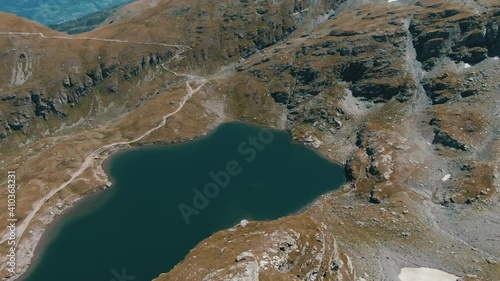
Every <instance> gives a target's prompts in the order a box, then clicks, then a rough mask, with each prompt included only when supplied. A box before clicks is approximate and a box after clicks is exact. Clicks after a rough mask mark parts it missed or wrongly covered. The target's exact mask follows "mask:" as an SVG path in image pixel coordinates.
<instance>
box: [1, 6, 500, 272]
mask: <svg viewBox="0 0 500 281" xmlns="http://www.w3.org/2000/svg"><path fill="white" fill-rule="evenodd" d="M499 19H500V5H499V4H498V3H496V2H495V1H490V0H479V1H439V0H438V1H430V0H422V1H404V2H398V1H395V2H390V3H389V2H380V1H373V2H371V1H370V2H356V1H333V0H321V1H305V0H304V1H293V0H282V1H250V0H249V1H247V0H240V1H228V2H214V1H201V0H183V1H169V0H162V1H159V0H143V1H137V2H135V3H132V4H129V5H127V6H125V7H124V8H122V9H120V10H119V11H117V12H116V13H115V14H114V15H113V16H111V17H110V18H109V19H107V20H106V22H105V23H104V24H103V25H101V26H100V27H99V28H97V29H96V30H93V31H91V32H88V33H84V34H81V35H77V36H71V37H69V36H67V35H64V34H60V33H57V32H55V31H51V30H49V29H46V28H43V27H41V26H38V25H36V24H33V23H30V22H27V21H25V20H22V19H20V18H17V17H14V16H11V15H7V14H2V16H1V17H0V54H2V55H1V56H0V60H2V65H5V67H4V68H2V69H1V70H0V124H1V128H0V130H1V131H0V137H1V138H2V143H1V145H2V146H1V147H0V151H1V152H2V154H3V157H2V162H1V163H2V166H3V167H5V169H16V170H17V171H18V172H17V173H18V177H19V178H20V179H22V189H20V191H19V193H20V195H19V200H20V202H19V207H18V216H19V218H20V221H23V220H24V221H26V224H25V225H24V226H25V227H26V230H28V231H29V232H27V233H26V234H25V235H23V236H22V238H21V244H20V248H19V255H20V256H21V255H22V256H24V257H26V258H25V260H22V261H21V267H20V268H21V269H22V270H23V269H25V268H26V266H27V265H28V264H29V257H31V255H32V253H33V250H34V247H35V245H36V242H37V241H38V239H39V237H40V234H41V233H42V232H43V229H45V227H46V225H47V224H48V223H49V222H50V221H51V219H52V218H53V217H54V216H55V215H57V214H58V213H59V212H61V211H62V210H63V209H65V208H67V207H68V206H70V205H71V204H72V202H74V201H75V200H77V199H78V198H80V197H81V196H83V195H85V194H88V193H91V192H94V191H95V190H97V189H99V188H102V187H105V186H106V184H108V183H107V178H106V176H105V175H104V174H103V172H102V170H101V169H100V163H101V162H102V160H103V159H104V158H105V157H106V156H107V155H109V154H110V153H112V152H113V151H114V150H116V149H120V148H124V147H128V146H130V145H138V144H139V145H140V144H147V143H158V142H161V143H171V142H177V141H184V140H187V139H190V138H193V137H196V136H200V135H202V134H204V133H206V132H207V131H209V130H211V129H212V128H213V127H214V126H215V125H217V124H219V123H221V122H224V121H229V120H245V121H250V122H254V123H258V124H263V125H267V126H272V127H275V128H280V129H283V130H287V131H288V132H289V133H290V134H291V136H293V138H294V139H296V140H297V141H300V142H303V143H306V144H308V145H311V146H313V147H314V148H316V149H317V150H318V151H320V152H321V153H323V154H324V155H325V156H326V157H329V158H330V159H332V160H335V161H338V162H340V163H343V164H344V165H345V169H346V173H347V175H348V178H349V181H348V183H347V184H346V185H345V186H344V187H343V188H342V190H340V191H337V192H332V193H330V194H326V195H324V196H323V197H322V198H319V199H318V200H317V201H316V202H315V203H314V204H312V205H311V206H309V207H308V208H307V210H304V211H303V212H301V213H300V214H298V215H294V216H290V217H286V218H282V219H280V220H277V221H273V222H250V223H249V224H248V225H245V226H244V225H243V224H242V225H241V226H235V227H234V228H232V229H229V230H225V231H221V232H219V233H216V234H214V235H213V236H211V237H210V238H207V239H206V240H205V241H202V242H200V244H199V245H198V246H197V247H196V248H195V249H193V250H192V251H191V252H190V253H189V254H188V256H187V257H186V258H185V260H184V261H183V262H182V263H180V264H178V265H177V266H176V267H175V268H174V269H173V270H171V271H170V272H168V273H165V274H162V275H160V276H159V277H158V278H157V280H397V275H398V274H399V272H400V269H401V268H403V267H431V268H437V269H440V270H444V271H446V272H450V273H453V274H454V275H456V276H467V278H468V280H496V277H497V276H500V265H499V264H498V262H499V260H500V247H499V245H500V244H499V243H498V241H499V239H500V237H499V236H498V231H497V230H496V229H497V226H498V224H499V223H500V218H499V215H498V214H499V211H500V208H499V204H498V193H497V192H498V186H499V175H498V164H499V161H498V159H499V153H500V141H499V132H498V129H499V128H500V126H499V125H500V124H499V117H500V111H499V108H500V99H499V97H500V84H499V82H498V81H500V71H499V68H500V61H499V60H498V56H499V53H500V30H499V22H500V21H499ZM195 84H196V85H198V86H199V88H198V90H197V91H196V93H195V92H193V88H192V87H193V86H194V85H195ZM186 93H189V94H190V95H192V97H191V96H189V97H190V99H189V100H188V101H187V102H186V103H185V105H184V103H182V101H183V98H184V97H185V95H186ZM178 105H181V106H180V107H177V106H178ZM176 108H177V111H174V110H175V109H176ZM169 112H174V113H175V115H169V116H170V117H169V119H168V120H167V122H166V123H165V125H164V126H161V127H159V128H158V129H157V130H155V131H154V132H152V133H148V134H146V135H144V133H147V132H148V130H150V129H151V128H153V127H155V126H157V124H159V123H160V121H161V119H162V117H163V116H165V114H168V113H169ZM141 135H144V138H142V137H141V138H139V139H138V141H134V139H137V137H138V136H141ZM110 143H118V144H119V143H122V144H121V145H116V146H108V147H107V148H105V149H100V148H101V147H104V146H105V145H107V144H110ZM92 151H94V152H96V153H95V154H91V152H92ZM88 155H90V156H92V157H90V158H89V157H88ZM94 158H95V159H94ZM88 159H90V160H88ZM88 161H91V162H88ZM82 163H90V164H88V166H85V169H83V170H81V167H83V166H82V165H83V164H82ZM78 169H80V170H81V171H80V170H78ZM75 171H77V172H78V171H80V173H79V174H75ZM311 184H314V183H311ZM60 187H62V188H60ZM56 188H60V189H57V190H59V191H58V192H57V193H55V194H54V195H53V196H52V194H51V191H52V190H55V189H56ZM304 188H307V187H304ZM48 195H51V196H48ZM5 196H6V194H2V195H0V200H3V199H5ZM2 198H3V199H2ZM40 198H44V199H46V200H43V202H42V203H43V204H39V203H40ZM34 206H37V207H38V206H39V208H38V209H37V208H35V207H34ZM33 210H35V211H36V212H35V213H36V216H35V214H34V213H33ZM5 216H6V214H0V222H2V223H3V221H5ZM2 218H4V219H2ZM0 224H1V223H0ZM0 226H1V225H0ZM2 242H4V241H2ZM1 247H2V249H3V247H6V244H5V243H3V244H2V245H1ZM3 262H5V261H3Z"/></svg>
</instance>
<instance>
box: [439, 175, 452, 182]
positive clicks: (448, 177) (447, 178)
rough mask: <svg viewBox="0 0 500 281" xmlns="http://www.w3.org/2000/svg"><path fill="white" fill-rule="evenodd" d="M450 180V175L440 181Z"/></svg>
mask: <svg viewBox="0 0 500 281" xmlns="http://www.w3.org/2000/svg"><path fill="white" fill-rule="evenodd" d="M450 178H451V175H450V174H446V175H445V176H444V177H443V178H442V179H441V180H442V181H447V180H449V179H450Z"/></svg>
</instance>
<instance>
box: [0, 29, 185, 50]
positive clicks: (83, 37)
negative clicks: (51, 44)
mask: <svg viewBox="0 0 500 281" xmlns="http://www.w3.org/2000/svg"><path fill="white" fill-rule="evenodd" d="M0 35H19V36H40V37H41V38H43V39H62V40H93V41H102V42H111V43H127V44H139V45H152V46H163V47H176V48H190V47H189V46H185V45H178V44H167V43H157V42H139V41H128V40H120V39H104V38H95V37H86V36H46V35H45V34H43V33H41V32H0Z"/></svg>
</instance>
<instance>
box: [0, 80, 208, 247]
mask: <svg viewBox="0 0 500 281" xmlns="http://www.w3.org/2000/svg"><path fill="white" fill-rule="evenodd" d="M193 81H195V82H196V84H198V85H197V87H196V88H194V89H193V88H192V86H191V82H193ZM206 82H207V80H205V79H203V78H197V79H195V80H188V81H187V82H186V90H187V94H186V95H185V96H184V97H183V98H182V100H181V102H180V103H179V106H178V107H177V109H176V110H175V111H173V112H171V113H169V114H167V115H165V116H163V118H162V121H161V122H160V124H158V125H157V126H156V127H154V128H152V129H150V130H149V131H147V132H145V133H144V134H142V135H140V136H139V137H137V138H135V139H133V140H131V141H121V142H115V143H111V144H108V145H105V146H102V147H100V148H98V149H96V150H94V151H93V152H91V153H90V154H89V155H87V157H85V160H84V162H83V163H82V165H81V166H80V168H79V169H78V170H77V171H75V172H73V173H72V174H71V178H70V179H69V180H67V181H66V182H64V183H63V184H61V185H60V186H59V187H57V188H56V189H53V190H52V191H51V192H49V193H48V194H47V195H45V197H43V198H42V199H41V200H40V201H39V202H38V203H36V204H35V206H34V207H33V210H32V211H31V212H30V213H29V214H28V216H26V218H25V219H24V220H23V222H22V223H21V224H20V225H19V226H18V227H17V242H19V240H20V239H21V238H22V236H23V234H24V232H25V231H26V229H27V228H28V226H29V224H30V223H31V221H32V220H33V218H34V217H35V215H36V214H37V213H38V211H40V209H41V208H42V207H43V205H44V204H45V202H47V201H48V200H50V199H51V198H52V197H53V196H54V195H55V194H57V193H58V192H59V191H61V190H63V189H64V188H65V187H66V186H68V185H69V184H70V183H72V182H73V181H74V180H75V179H76V178H77V177H78V176H80V175H81V174H82V173H83V172H84V171H85V170H86V169H87V168H89V167H91V166H92V164H93V163H94V159H95V158H96V157H97V156H98V155H99V154H101V153H103V152H105V151H107V150H109V149H111V148H114V147H117V146H122V145H129V144H132V143H135V142H138V141H140V140H142V139H144V138H145V137H147V136H149V135H150V134H151V133H153V132H155V131H156V130H158V129H160V128H161V127H163V126H164V125H165V123H166V122H167V119H168V118H169V117H171V116H173V115H175V114H177V113H178V112H179V111H181V110H182V108H183V107H184V105H185V104H186V102H187V101H188V100H189V99H191V98H192V97H193V95H194V94H195V93H196V92H198V91H199V90H200V89H201V88H202V87H203V86H204V85H205V83H206ZM5 240H6V239H5V238H4V239H2V241H0V243H3V242H5Z"/></svg>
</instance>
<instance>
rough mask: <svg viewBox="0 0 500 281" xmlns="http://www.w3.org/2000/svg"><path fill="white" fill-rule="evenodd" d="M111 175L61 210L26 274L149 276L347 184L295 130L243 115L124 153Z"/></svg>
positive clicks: (54, 278) (34, 277)
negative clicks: (241, 227)
mask: <svg viewBox="0 0 500 281" xmlns="http://www.w3.org/2000/svg"><path fill="white" fill-rule="evenodd" d="M109 174H110V176H111V178H112V179H113V182H114V183H113V186H112V188H110V189H108V190H105V191H102V192H100V193H98V194H96V195H92V196H90V197H89V198H86V199H84V200H82V201H81V202H79V203H78V204H77V205H76V206H75V207H73V208H71V209H70V210H69V212H67V213H65V214H64V215H62V216H61V218H60V219H59V220H58V222H57V223H56V224H55V226H53V227H52V228H51V230H50V231H47V234H46V235H45V238H44V240H46V243H45V245H44V246H43V249H38V251H39V254H37V256H38V257H37V258H36V261H35V262H34V264H33V265H32V268H31V269H30V270H29V271H28V273H27V274H25V276H23V278H21V279H23V280H29V281H67V280H71V281H98V280H103V281H108V280H110V281H123V280H126V281H132V280H134V281H142V280H151V279H153V278H155V277H157V276H158V275H159V274H160V273H163V272H167V271H169V270H170V269H171V268H172V267H173V266H174V265H175V264H177V263H178V262H180V261H181V260H182V259H183V258H184V256H185V255H186V254H187V253H188V251H189V250H190V249H192V248H193V247H194V246H196V244H197V243H199V242H200V241H201V240H203V239H205V238H207V237H209V236H210V235H211V234H212V233H214V232H216V231H218V230H221V229H225V228H229V227H232V226H234V225H235V224H237V223H238V222H239V221H240V220H242V219H248V220H272V219H276V218H279V217H282V216H286V215H289V214H292V213H295V212H297V211H299V210H300V209H301V208H303V207H305V206H306V205H308V204H310V203H311V202H313V201H314V199H315V198H317V197H318V196H320V195H321V194H324V193H326V192H328V191H331V190H334V189H337V188H339V187H340V186H341V185H342V184H343V183H344V182H345V177H344V170H343V168H342V166H340V165H337V164H335V163H332V162H330V161H328V160H327V159H325V158H323V157H322V156H320V155H319V154H317V153H316V152H314V151H313V150H311V149H309V148H307V147H305V146H304V145H301V144H297V143H294V142H292V141H291V140H290V138H289V136H288V134H287V133H285V132H281V131H275V130H270V129H264V128H261V127H256V126H251V125H249V124H245V123H226V124H223V125H221V126H220V127H218V128H217V129H216V130H215V131H214V132H212V133H211V134H209V135H207V136H206V137H203V138H200V139H198V140H195V141H191V142H186V143H182V144H175V145H167V146H149V147H141V148H137V149H132V150H127V151H124V152H121V153H118V154H117V155H115V156H113V157H112V158H111V159H110V161H109ZM124 273H125V277H124V276H123V274H124ZM117 275H118V276H117ZM132 276H133V277H134V278H133V279H132ZM120 279H121V280H120Z"/></svg>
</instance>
